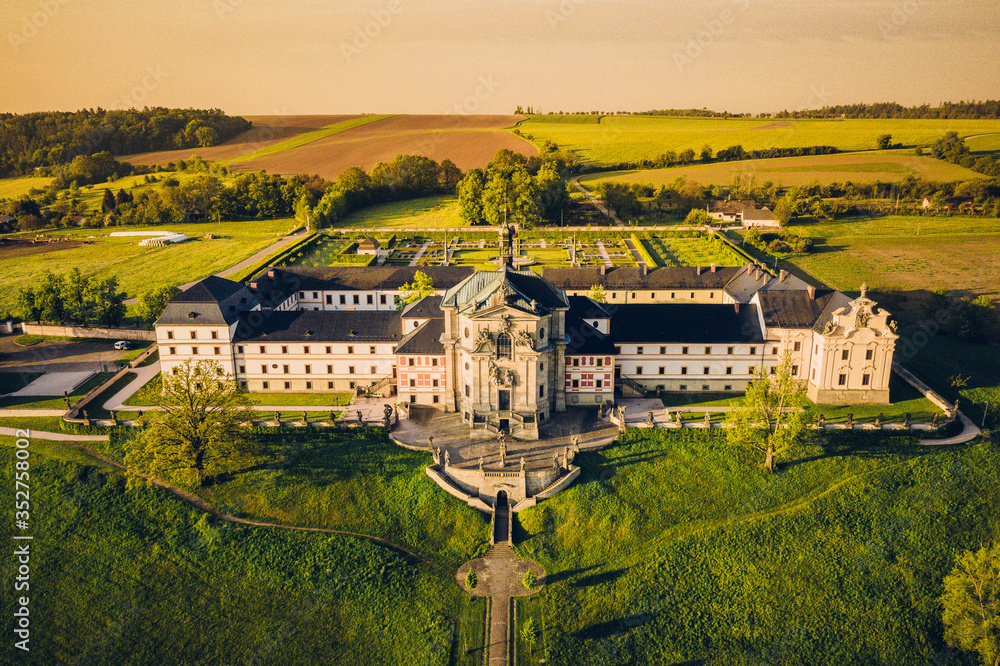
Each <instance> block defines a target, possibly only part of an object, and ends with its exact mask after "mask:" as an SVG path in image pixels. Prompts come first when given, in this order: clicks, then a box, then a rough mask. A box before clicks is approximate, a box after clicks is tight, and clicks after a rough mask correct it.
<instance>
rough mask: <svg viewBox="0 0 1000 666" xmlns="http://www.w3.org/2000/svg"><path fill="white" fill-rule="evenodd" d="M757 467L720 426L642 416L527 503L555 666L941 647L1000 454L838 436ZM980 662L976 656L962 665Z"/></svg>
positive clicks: (892, 659) (993, 509)
mask: <svg viewBox="0 0 1000 666" xmlns="http://www.w3.org/2000/svg"><path fill="white" fill-rule="evenodd" d="M827 439H828V444H827V445H825V446H823V447H818V446H814V447H806V448H803V449H800V450H798V451H796V452H794V453H793V454H791V455H789V456H786V458H785V459H784V462H783V464H782V465H781V467H780V469H779V471H778V472H777V473H775V474H770V475H768V474H765V473H763V472H761V471H759V468H758V465H759V463H760V460H759V459H758V457H757V456H756V455H751V454H750V453H748V452H746V451H744V450H741V449H734V448H731V447H730V446H728V445H727V444H726V443H725V441H724V438H723V436H722V435H721V434H719V433H713V434H712V435H706V434H705V432H704V431H686V432H678V431H664V430H657V431H655V432H650V431H646V430H629V431H628V432H627V433H626V435H625V437H624V442H623V443H622V444H621V445H617V446H614V447H612V448H609V449H607V450H605V451H601V452H597V453H585V454H582V455H581V456H578V458H577V460H578V462H579V464H580V465H581V467H583V470H584V472H583V475H582V476H581V478H580V479H579V480H578V481H577V482H576V483H575V484H574V485H573V486H572V487H571V488H569V489H568V490H566V491H564V492H562V493H560V494H559V495H557V496H555V497H554V498H552V499H551V500H548V501H546V502H544V503H541V504H539V505H538V506H536V507H532V508H530V509H527V510H525V511H522V512H521V513H519V514H518V520H519V521H520V525H519V526H518V527H517V528H515V536H516V537H517V538H520V539H523V543H522V548H523V549H524V550H525V551H526V553H527V554H528V555H529V556H530V557H532V558H533V559H535V560H536V561H538V562H539V563H540V564H542V566H543V567H544V568H545V570H546V571H547V572H548V585H547V586H546V588H545V591H544V593H543V594H542V595H540V597H539V601H540V602H541V603H542V604H543V606H544V611H543V612H544V619H545V621H544V630H545V643H546V646H547V651H546V653H545V654H544V657H545V659H546V663H547V664H559V665H562V664H566V665H570V664H579V663H589V662H590V661H593V662H594V663H637V664H638V663H665V664H680V663H704V664H736V663H739V664H749V663H783V664H807V663H808V664H838V665H839V664H845V663H865V664H887V665H889V664H893V665H894V664H901V663H924V662H926V661H927V660H928V659H930V658H932V655H934V654H940V653H941V651H942V650H943V649H944V641H943V638H942V628H941V619H940V618H941V609H940V605H939V603H938V598H939V596H940V594H941V591H942V582H941V581H942V579H943V577H944V575H945V574H947V573H948V572H949V571H950V569H951V567H952V565H953V562H954V558H955V555H956V553H958V552H960V551H962V550H964V549H970V548H971V549H974V548H979V547H980V545H981V544H983V543H988V542H990V540H991V539H993V538H994V536H995V534H996V530H997V529H998V528H1000V450H998V449H997V447H995V446H992V445H989V444H979V445H972V446H965V447H952V448H945V449H942V448H937V447H917V446H913V442H914V440H913V439H911V438H908V437H893V438H883V439H880V440H873V439H871V438H866V437H862V436H860V435H848V434H845V435H830V436H829V437H828V438H827ZM963 663H973V662H963Z"/></svg>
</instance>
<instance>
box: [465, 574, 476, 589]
mask: <svg viewBox="0 0 1000 666" xmlns="http://www.w3.org/2000/svg"><path fill="white" fill-rule="evenodd" d="M478 583H479V577H478V576H476V571H475V569H469V573H467V574H466V575H465V586H466V587H468V588H469V589H470V590H474V589H476V585H477V584H478Z"/></svg>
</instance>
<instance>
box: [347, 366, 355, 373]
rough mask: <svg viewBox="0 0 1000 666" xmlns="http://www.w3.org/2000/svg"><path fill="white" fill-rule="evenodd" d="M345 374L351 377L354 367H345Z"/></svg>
mask: <svg viewBox="0 0 1000 666" xmlns="http://www.w3.org/2000/svg"><path fill="white" fill-rule="evenodd" d="M347 374H349V375H353V374H354V366H353V365H349V366H347Z"/></svg>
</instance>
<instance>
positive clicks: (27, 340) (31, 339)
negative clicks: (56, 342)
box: [14, 333, 46, 347]
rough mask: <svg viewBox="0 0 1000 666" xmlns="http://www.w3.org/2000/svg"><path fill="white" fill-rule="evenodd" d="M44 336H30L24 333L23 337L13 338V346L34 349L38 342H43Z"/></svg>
mask: <svg viewBox="0 0 1000 666" xmlns="http://www.w3.org/2000/svg"><path fill="white" fill-rule="evenodd" d="M45 339H46V338H45V336H44V335H32V334H28V333H25V334H24V335H19V336H17V337H16V338H14V344H15V345H21V346H22V347H34V346H35V345H37V344H38V343H40V342H45Z"/></svg>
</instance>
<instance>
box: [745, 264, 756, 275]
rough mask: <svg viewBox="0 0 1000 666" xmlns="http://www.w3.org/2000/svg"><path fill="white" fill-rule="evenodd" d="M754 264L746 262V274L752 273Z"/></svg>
mask: <svg viewBox="0 0 1000 666" xmlns="http://www.w3.org/2000/svg"><path fill="white" fill-rule="evenodd" d="M754 266H755V264H747V275H753V267H754Z"/></svg>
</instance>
